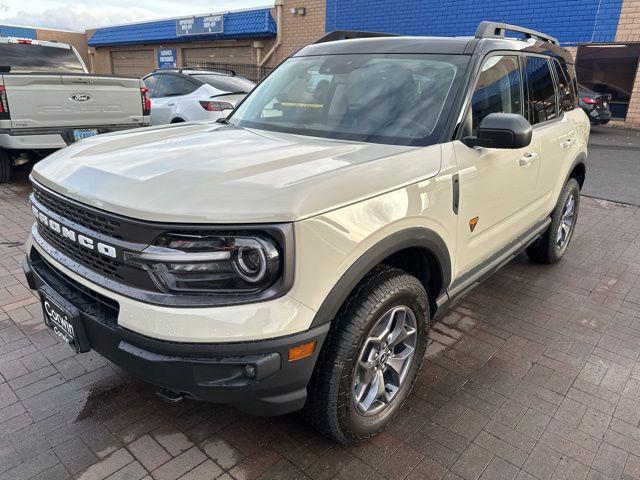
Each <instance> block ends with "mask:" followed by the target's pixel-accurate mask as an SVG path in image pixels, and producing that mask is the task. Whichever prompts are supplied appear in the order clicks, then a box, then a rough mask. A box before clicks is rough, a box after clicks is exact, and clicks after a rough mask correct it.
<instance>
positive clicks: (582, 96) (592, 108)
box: [578, 84, 611, 125]
mask: <svg viewBox="0 0 640 480" xmlns="http://www.w3.org/2000/svg"><path fill="white" fill-rule="evenodd" d="M578 98H579V104H580V108H582V110H584V113H586V114H587V116H588V117H589V121H590V122H591V125H604V124H606V123H609V120H611V108H610V106H609V105H610V102H611V95H603V94H601V93H598V92H594V91H593V90H591V89H589V88H587V87H585V86H584V85H582V84H578Z"/></svg>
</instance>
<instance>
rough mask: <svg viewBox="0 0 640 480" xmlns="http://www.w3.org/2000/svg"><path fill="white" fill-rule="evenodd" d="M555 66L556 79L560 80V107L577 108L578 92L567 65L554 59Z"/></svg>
mask: <svg viewBox="0 0 640 480" xmlns="http://www.w3.org/2000/svg"><path fill="white" fill-rule="evenodd" d="M553 66H554V67H555V69H556V78H557V79H558V105H560V106H561V107H562V105H565V106H566V107H571V108H575V106H576V92H575V87H574V85H573V82H572V81H571V80H570V78H571V77H570V76H569V72H568V69H567V64H566V63H565V62H563V63H562V64H561V63H560V61H558V59H556V58H554V59H553Z"/></svg>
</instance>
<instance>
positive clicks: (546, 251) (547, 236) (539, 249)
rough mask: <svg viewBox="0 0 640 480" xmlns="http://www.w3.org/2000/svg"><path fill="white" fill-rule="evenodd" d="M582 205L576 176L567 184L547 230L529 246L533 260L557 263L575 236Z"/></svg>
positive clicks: (529, 253)
mask: <svg viewBox="0 0 640 480" xmlns="http://www.w3.org/2000/svg"><path fill="white" fill-rule="evenodd" d="M579 207H580V185H578V182H577V180H576V179H575V178H570V179H569V181H568V182H567V183H566V184H565V186H564V188H563V189H562V192H561V193H560V198H558V203H557V204H556V208H554V210H553V212H552V213H551V225H549V228H548V229H547V231H546V232H545V233H544V234H543V235H542V237H540V238H539V239H538V240H536V241H535V242H534V243H533V244H531V245H530V246H529V247H528V248H527V255H528V256H529V259H531V261H532V262H536V263H547V264H551V263H556V262H558V261H560V259H561V258H562V257H563V256H564V254H565V253H566V251H567V248H568V247H569V242H571V238H572V237H573V231H574V230H575V228H576V222H577V221H578V209H579Z"/></svg>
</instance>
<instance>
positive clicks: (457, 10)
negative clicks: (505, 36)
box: [326, 0, 623, 43]
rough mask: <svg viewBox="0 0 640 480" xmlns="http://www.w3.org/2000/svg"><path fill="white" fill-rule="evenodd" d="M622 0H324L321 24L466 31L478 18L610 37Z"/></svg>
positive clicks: (590, 38) (595, 38) (577, 38)
mask: <svg viewBox="0 0 640 480" xmlns="http://www.w3.org/2000/svg"><path fill="white" fill-rule="evenodd" d="M622 3H623V0H564V1H562V2H559V1H557V0H537V1H535V2H532V1H530V0H483V1H478V0H457V1H456V2H451V1H450V0H394V1H387V0H327V27H326V28H327V30H328V31H329V30H370V31H382V32H393V33H404V34H406V35H444V36H451V35H472V34H473V33H474V31H475V29H476V27H477V25H478V23H480V22H481V21H482V20H495V21H502V22H506V23H513V24H516V25H521V26H523V27H529V28H533V29H535V30H540V31H543V32H545V33H548V34H550V35H553V36H555V37H558V38H559V39H560V41H561V42H563V43H578V42H611V41H613V40H614V38H615V35H616V28H617V25H618V18H619V16H620V10H621V7H622Z"/></svg>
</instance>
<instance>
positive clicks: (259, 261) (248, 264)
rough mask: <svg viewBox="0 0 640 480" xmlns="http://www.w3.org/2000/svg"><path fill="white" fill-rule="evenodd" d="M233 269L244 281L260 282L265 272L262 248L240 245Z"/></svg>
mask: <svg viewBox="0 0 640 480" xmlns="http://www.w3.org/2000/svg"><path fill="white" fill-rule="evenodd" d="M233 269H234V270H235V272H236V273H237V274H238V276H239V277H240V278H242V279H243V280H244V281H245V282H249V283H257V282H260V281H261V280H262V279H264V277H265V275H266V273H267V258H266V257H265V254H264V250H263V249H262V248H260V247H254V246H242V247H240V248H239V249H238V252H237V256H236V259H235V261H234V262H233Z"/></svg>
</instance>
